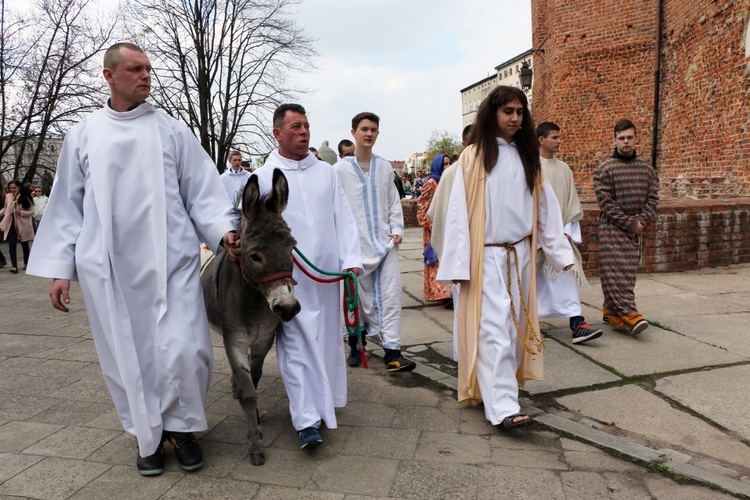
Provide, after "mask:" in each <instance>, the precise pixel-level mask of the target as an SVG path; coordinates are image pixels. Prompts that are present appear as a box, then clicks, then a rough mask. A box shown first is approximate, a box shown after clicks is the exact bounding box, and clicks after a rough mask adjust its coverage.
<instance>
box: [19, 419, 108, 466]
mask: <svg viewBox="0 0 750 500" xmlns="http://www.w3.org/2000/svg"><path fill="white" fill-rule="evenodd" d="M119 435H120V432H117V431H110V430H106V429H91V428H86V427H64V428H62V429H60V430H59V431H57V432H55V433H54V434H51V435H49V436H47V437H45V438H44V439H42V440H40V441H38V442H37V443H35V444H33V445H31V446H29V447H28V448H26V449H25V450H24V453H29V454H31V455H44V456H48V457H62V458H81V459H82V458H86V457H87V456H89V455H90V454H91V453H93V452H94V451H96V450H97V449H99V448H101V447H102V446H104V445H105V444H107V443H108V442H110V441H112V440H113V439H115V438H116V437H118V436H119Z"/></svg>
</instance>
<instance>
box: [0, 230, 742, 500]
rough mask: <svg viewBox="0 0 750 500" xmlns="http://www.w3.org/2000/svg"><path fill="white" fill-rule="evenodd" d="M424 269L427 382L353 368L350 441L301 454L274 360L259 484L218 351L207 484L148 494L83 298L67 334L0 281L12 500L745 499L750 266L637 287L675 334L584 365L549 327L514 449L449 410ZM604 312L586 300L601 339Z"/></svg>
mask: <svg viewBox="0 0 750 500" xmlns="http://www.w3.org/2000/svg"><path fill="white" fill-rule="evenodd" d="M420 251H421V234H420V233H419V231H417V230H408V231H407V236H406V240H405V243H404V244H403V245H402V252H401V254H402V255H401V259H402V272H403V278H404V295H403V297H404V307H405V309H404V314H403V317H404V326H403V334H402V337H403V343H404V346H405V347H408V353H409V355H410V356H412V357H413V358H417V360H418V361H419V362H420V366H419V370H418V373H407V374H386V373H385V371H384V369H383V365H382V360H380V359H379V358H377V357H376V356H373V357H371V364H370V368H369V369H367V370H365V369H363V368H357V369H349V373H348V384H349V403H348V405H347V407H346V408H343V409H341V410H339V411H338V412H337V414H338V416H339V428H338V429H335V430H323V437H324V440H325V443H324V445H323V446H321V447H319V448H317V449H316V450H313V451H312V452H303V451H300V450H299V449H298V447H297V440H296V435H295V433H294V430H293V428H292V426H291V422H290V417H289V410H288V401H287V399H286V395H285V391H284V387H283V384H282V381H281V379H280V375H279V371H278V367H277V364H276V360H275V357H274V356H273V352H272V354H271V355H270V356H269V358H268V360H267V362H266V368H265V370H264V377H263V380H262V381H261V384H260V399H259V406H260V411H261V418H262V428H263V441H264V444H265V445H266V447H267V454H266V464H265V465H263V466H261V467H254V466H252V465H251V464H250V462H249V459H248V458H247V453H248V450H247V445H246V444H245V438H244V436H245V430H244V427H245V426H244V417H243V415H242V411H241V409H240V406H239V404H238V403H237V401H235V400H233V399H232V395H231V390H230V381H229V373H230V370H229V365H228V363H227V362H226V357H225V355H224V352H223V347H222V345H221V338H220V336H218V335H216V334H212V335H213V336H212V339H213V345H214V348H215V367H214V373H213V379H212V383H211V388H210V390H209V394H208V401H207V404H206V406H207V414H208V421H209V429H208V430H207V431H206V432H204V433H201V434H200V435H199V438H200V441H201V443H202V445H203V448H204V452H205V455H206V459H205V466H204V467H203V469H201V470H199V471H197V472H194V473H183V472H182V471H181V470H180V469H179V467H178V466H177V464H176V462H175V461H174V456H173V454H172V452H171V450H168V456H167V471H166V472H165V473H164V474H163V475H161V476H159V477H153V478H144V477H141V476H139V475H138V473H137V471H136V469H135V457H136V449H135V440H134V439H133V438H131V437H129V436H127V435H126V434H125V433H124V432H123V431H122V428H121V426H120V423H119V421H118V419H117V416H116V414H115V411H114V409H113V405H112V402H111V398H110V396H109V393H108V391H107V389H106V387H105V385H104V381H103V378H102V375H101V371H100V369H99V365H98V361H97V357H96V352H95V349H94V344H93V340H92V338H91V333H90V330H89V327H88V321H87V319H86V316H85V313H84V311H83V304H82V301H81V296H80V293H79V292H78V288H77V287H74V294H73V302H72V310H71V312H70V313H69V314H67V315H66V314H63V313H59V312H57V311H55V310H53V309H52V308H51V306H50V305H49V299H48V296H47V289H48V285H49V281H48V280H41V279H37V278H33V277H30V276H26V275H25V274H24V273H23V271H21V272H20V273H19V274H18V275H11V274H9V273H8V272H7V271H6V270H5V269H3V270H0V296H2V297H3V299H4V300H3V304H4V314H3V315H2V317H1V318H0V374H1V375H2V376H0V498H17V497H22V498H43V499H47V498H49V499H60V498H76V499H78V498H81V499H83V498H107V499H116V498H362V497H372V498H385V497H394V498H480V499H484V498H665V499H670V498H680V499H685V498H689V499H693V498H696V499H700V498H706V499H715V498H724V497H729V495H727V494H726V493H725V492H722V491H718V490H716V489H711V488H709V487H707V486H706V485H705V484H701V483H699V482H697V481H695V480H690V479H689V478H691V477H692V478H696V479H698V480H700V481H702V482H703V483H714V484H716V485H720V486H721V487H722V488H724V490H725V491H730V492H733V493H734V494H735V495H740V494H743V493H744V494H748V491H750V479H748V478H749V477H750V474H749V473H748V465H750V458H749V457H750V449H748V446H747V444H746V443H747V439H748V438H750V423H748V420H747V417H746V416H747V415H748V414H750V411H748V408H747V405H748V398H747V395H746V394H747V392H746V389H745V384H744V381H745V380H747V376H748V375H750V373H749V372H750V367H749V366H748V362H749V361H750V343H748V341H747V338H746V336H747V327H746V326H744V325H746V324H747V319H748V317H750V309H749V306H748V303H750V301H749V300H748V298H750V266H748V267H738V268H731V269H725V270H706V271H703V272H696V273H681V274H663V275H650V276H648V277H639V289H638V297H639V303H641V304H642V307H643V309H644V313H645V314H646V315H647V317H648V319H650V320H652V321H658V324H659V325H661V326H662V327H664V328H667V327H668V329H662V328H659V327H657V326H656V325H652V327H651V328H649V330H647V332H646V333H644V334H642V335H641V336H640V337H639V338H637V339H633V338H630V337H628V336H625V335H620V334H616V333H613V332H611V331H607V333H606V334H605V335H604V336H603V337H602V338H601V339H599V340H597V341H595V342H591V343H590V345H586V346H585V347H578V346H577V347H575V348H574V347H572V345H571V344H570V338H569V334H567V333H566V332H565V331H564V329H561V328H560V327H561V326H562V325H564V323H563V322H557V323H556V322H550V323H548V324H546V325H545V326H546V328H547V330H548V331H547V335H548V337H549V341H548V342H547V358H546V363H547V365H546V366H547V380H545V381H544V382H539V383H538V384H537V385H529V386H527V387H526V392H525V395H526V398H525V399H524V405H525V409H526V410H527V411H529V412H531V413H533V414H535V415H536V421H537V422H536V423H535V424H534V425H533V426H531V427H529V428H526V429H525V430H519V431H515V432H512V433H503V432H500V431H498V430H497V429H495V428H493V427H492V426H490V425H489V424H488V423H487V421H486V420H485V418H484V414H483V412H482V411H481V410H479V409H477V408H462V407H460V406H459V405H458V404H457V403H456V401H455V392H454V390H453V389H452V387H455V364H454V363H453V361H452V360H451V359H450V358H451V355H450V335H451V334H450V320H451V313H450V311H447V310H445V309H443V308H442V307H440V306H436V305H432V304H426V303H424V301H423V300H421V297H422V295H421V279H422V274H421V263H420V261H419V253H420ZM598 293H599V294H600V292H599V291H598V286H597V284H596V283H593V286H592V290H591V291H589V292H586V293H585V294H584V301H585V302H586V304H587V306H590V307H587V311H586V313H587V316H588V317H589V321H591V322H592V323H595V322H596V321H595V320H596V313H597V310H596V308H597V307H598V302H597V301H600V300H601V298H600V295H599V296H597V294H598ZM709 303H710V308H711V311H710V313H705V312H704V311H705V310H706V308H707V307H709V306H707V305H706V304H709ZM740 325H742V326H740ZM709 327H710V328H709ZM374 354H377V350H376V351H375V353H374ZM740 391H741V392H740ZM168 448H169V447H168ZM633 457H639V459H638V460H634V459H633ZM675 477H676V478H677V479H678V480H677V481H676V480H674V479H673V478H675ZM743 487H744V488H745V489H744V490H743V489H742V488H743Z"/></svg>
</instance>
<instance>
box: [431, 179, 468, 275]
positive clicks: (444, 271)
mask: <svg viewBox="0 0 750 500" xmlns="http://www.w3.org/2000/svg"><path fill="white" fill-rule="evenodd" d="M446 212H447V216H446V218H445V237H444V239H443V252H442V255H441V259H440V268H439V269H438V273H437V277H436V278H437V280H438V281H442V282H444V283H451V282H453V281H454V280H455V281H459V280H468V279H469V278H470V269H469V259H470V255H471V240H470V238H469V214H468V212H467V208H466V189H465V188H464V174H463V170H462V169H461V166H460V165H459V166H457V167H456V174H455V177H454V178H453V186H452V188H451V195H450V198H449V200H448V206H447V208H446Z"/></svg>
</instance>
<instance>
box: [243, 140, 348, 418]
mask: <svg viewBox="0 0 750 500" xmlns="http://www.w3.org/2000/svg"><path fill="white" fill-rule="evenodd" d="M275 168H279V169H281V170H282V171H283V173H284V176H285V177H286V180H287V183H288V184H289V203H288V205H287V207H286V209H285V210H284V212H283V213H282V215H283V217H284V220H285V221H286V222H287V224H289V228H290V229H291V231H292V236H294V238H295V239H296V240H297V248H299V249H300V251H301V252H302V253H303V254H304V255H305V256H306V257H307V258H308V259H309V260H310V261H311V262H312V263H313V264H315V265H316V266H317V267H319V268H321V269H323V270H326V271H343V270H344V269H349V268H358V269H361V268H362V257H361V254H360V250H359V241H358V239H357V227H356V225H355V222H354V217H353V216H352V212H351V210H350V209H349V204H348V203H347V201H346V197H345V196H344V192H343V191H342V189H341V186H340V185H339V183H338V180H337V179H336V174H335V173H334V171H333V168H332V167H331V165H329V164H328V163H326V162H324V161H320V160H318V159H317V158H315V155H313V154H312V153H309V154H308V155H307V156H306V157H305V158H304V159H303V160H302V161H295V160H290V159H287V158H284V157H282V156H281V155H280V154H279V152H278V150H276V151H273V152H272V153H271V154H270V155H269V157H268V159H267V160H266V163H265V165H263V166H262V167H261V168H259V169H258V170H256V171H255V174H256V175H257V176H258V181H259V186H260V191H261V194H266V193H268V191H270V189H271V181H272V179H273V170H274V169H275ZM298 260H300V259H298ZM303 265H304V264H303ZM313 274H316V273H315V272H313ZM294 279H295V280H296V281H297V286H295V287H294V295H295V296H296V297H297V300H299V303H300V305H301V306H302V310H301V311H300V312H299V314H297V316H295V317H294V318H293V319H292V320H291V321H289V322H286V323H282V324H281V326H280V327H279V330H278V331H277V336H276V355H277V359H278V362H279V369H280V370H281V376H282V379H283V380H284V386H285V387H286V392H287V395H288V396H289V411H290V413H291V415H292V424H293V425H294V428H295V429H297V430H302V429H304V428H306V427H310V426H312V425H313V424H314V423H315V422H317V421H318V420H320V419H323V420H324V421H325V424H326V427H328V428H329V429H334V428H336V426H337V423H336V413H335V411H334V408H340V407H343V406H346V365H345V358H346V356H345V354H344V344H343V343H342V342H341V334H340V333H339V332H340V329H339V319H340V316H341V307H342V306H341V302H340V301H339V284H338V283H332V284H322V283H317V282H314V281H312V280H311V279H310V278H308V277H307V276H305V275H304V274H303V273H302V271H300V270H299V269H297V268H296V266H295V269H294Z"/></svg>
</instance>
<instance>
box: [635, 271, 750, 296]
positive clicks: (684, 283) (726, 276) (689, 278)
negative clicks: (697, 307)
mask: <svg viewBox="0 0 750 500" xmlns="http://www.w3.org/2000/svg"><path fill="white" fill-rule="evenodd" d="M650 276H651V279H652V280H654V281H658V282H660V283H665V284H667V285H670V286H673V287H676V288H680V289H682V290H699V291H700V292H701V293H705V294H714V293H719V294H723V293H728V292H750V275H748V274H743V273H742V272H740V270H739V269H732V268H716V269H705V270H703V269H700V270H693V271H688V272H685V273H663V274H652V275H650ZM636 296H637V295H636Z"/></svg>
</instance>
